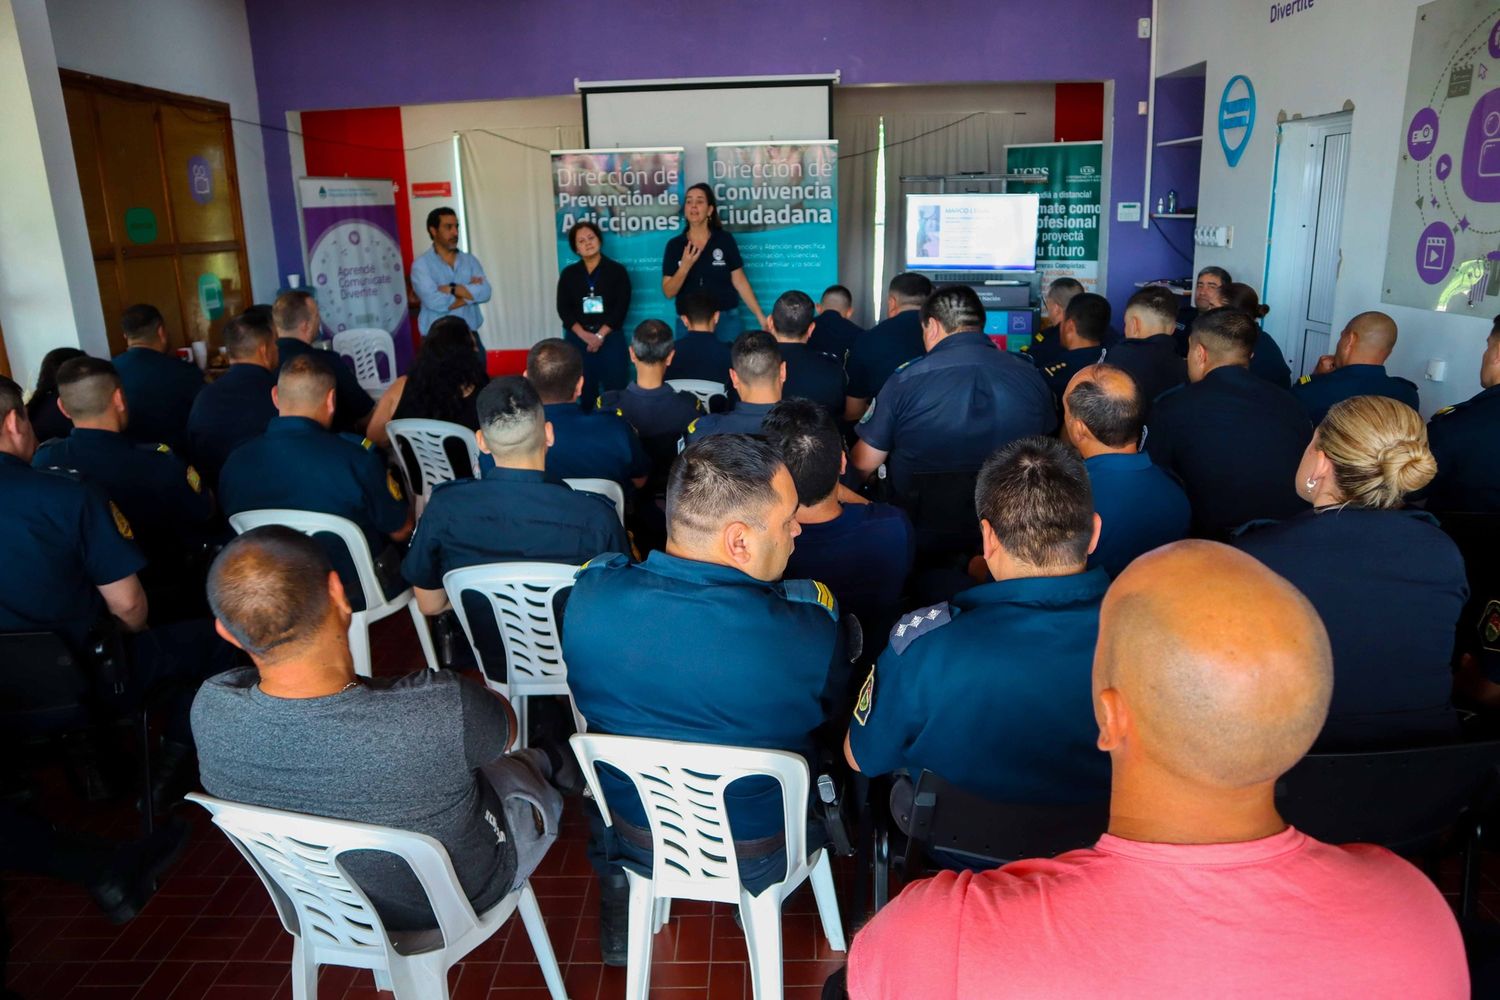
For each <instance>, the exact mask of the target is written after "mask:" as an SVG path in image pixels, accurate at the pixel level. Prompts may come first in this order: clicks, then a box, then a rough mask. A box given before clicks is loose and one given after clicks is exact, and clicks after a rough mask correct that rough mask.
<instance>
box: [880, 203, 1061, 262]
mask: <svg viewBox="0 0 1500 1000" xmlns="http://www.w3.org/2000/svg"><path fill="white" fill-rule="evenodd" d="M1040 202H1041V198H1040V197H1039V196H1038V195H1035V194H909V195H907V196H906V269H907V270H909V271H1034V270H1036V226H1037V210H1038V207H1039V205H1040Z"/></svg>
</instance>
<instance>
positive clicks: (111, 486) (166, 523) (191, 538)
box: [32, 356, 215, 623]
mask: <svg viewBox="0 0 1500 1000" xmlns="http://www.w3.org/2000/svg"><path fill="white" fill-rule="evenodd" d="M57 385H58V391H59V402H60V404H61V406H62V408H63V410H64V412H66V413H67V415H68V417H69V418H70V419H71V420H72V421H73V433H72V434H71V435H69V436H68V437H65V438H59V439H57V440H55V441H51V442H48V443H47V444H45V445H42V446H41V447H40V448H38V449H37V453H36V457H35V458H34V459H32V464H33V465H35V466H36V467H37V468H39V469H55V470H59V471H65V472H71V473H74V474H77V475H80V476H83V477H84V478H85V479H87V480H89V481H90V482H92V483H94V484H95V485H97V486H98V487H99V488H100V489H101V490H103V491H104V494H105V495H106V496H108V497H109V498H110V499H111V500H113V501H114V502H115V504H116V505H117V506H118V507H119V508H120V510H121V512H122V513H124V515H125V517H126V519H127V520H128V521H129V522H130V524H131V525H132V526H133V528H134V530H135V533H136V540H137V542H138V544H139V545H140V547H141V550H142V551H143V553H144V554H145V556H146V560H147V567H146V569H145V570H144V571H143V572H142V574H141V579H142V582H143V583H144V584H145V586H146V590H147V593H148V595H149V596H150V598H151V605H152V608H153V609H154V610H155V611H156V612H157V621H158V623H160V622H161V621H164V620H166V619H168V618H174V619H175V618H181V617H207V616H208V605H207V604H206V603H204V601H203V584H204V580H205V578H206V574H207V563H206V561H204V560H199V561H198V563H196V564H195V563H194V561H193V557H194V555H195V554H199V553H201V552H202V550H203V546H204V545H205V544H207V543H208V542H210V541H211V540H213V538H214V535H215V532H214V531H213V528H212V521H213V517H214V506H213V502H212V500H211V499H210V497H209V495H208V494H207V493H206V492H204V489H203V482H202V479H201V478H200V477H199V475H198V472H197V470H195V469H194V468H193V467H192V466H191V465H188V464H186V463H184V462H183V461H182V459H180V458H178V457H177V456H176V455H175V454H173V452H172V449H171V448H170V447H168V446H167V445H165V444H155V445H151V444H137V443H135V442H134V441H131V440H130V439H129V438H127V437H126V436H125V433H124V432H125V430H126V429H127V428H128V427H129V424H130V413H129V409H128V406H127V404H126V402H125V393H124V391H123V390H122V389H121V387H120V377H119V375H117V374H116V373H115V366H114V365H112V364H110V363H109V362H108V361H103V360H100V359H99V358H91V357H87V356H85V357H81V358H74V359H73V360H72V361H69V362H67V363H65V364H64V365H63V366H62V367H61V368H59V369H58V372H57Z"/></svg>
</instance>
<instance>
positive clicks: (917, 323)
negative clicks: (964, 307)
mask: <svg viewBox="0 0 1500 1000" xmlns="http://www.w3.org/2000/svg"><path fill="white" fill-rule="evenodd" d="M931 294H932V282H931V281H929V280H928V279H927V278H926V277H925V276H924V275H920V274H916V273H914V272H912V271H903V272H902V273H901V274H898V275H896V276H895V277H894V278H892V279H891V286H890V290H889V293H888V294H887V295H886V298H885V315H886V318H885V319H884V320H882V321H881V322H879V323H876V324H875V325H874V326H872V327H870V329H868V330H866V331H865V332H864V333H863V334H862V335H860V337H859V339H858V340H856V341H855V342H854V346H853V347H852V348H850V350H849V357H848V358H847V359H846V360H845V361H844V370H845V371H846V372H848V374H849V388H848V390H847V392H848V396H846V397H845V399H844V419H845V420H847V421H850V422H853V421H855V420H858V419H859V418H860V417H862V416H864V415H865V411H866V410H868V409H869V408H870V403H871V401H872V400H874V399H875V397H876V396H878V395H879V394H880V390H881V389H882V388H883V387H884V386H885V383H886V379H888V378H890V377H891V374H892V373H893V372H894V371H895V370H896V369H897V368H900V367H901V366H902V365H904V364H906V363H907V362H908V361H911V360H912V359H914V358H919V357H921V356H922V352H923V351H924V350H925V349H926V347H925V345H924V343H923V340H922V318H921V316H920V312H921V309H922V303H924V302H926V301H927V298H928V296H930V295H931Z"/></svg>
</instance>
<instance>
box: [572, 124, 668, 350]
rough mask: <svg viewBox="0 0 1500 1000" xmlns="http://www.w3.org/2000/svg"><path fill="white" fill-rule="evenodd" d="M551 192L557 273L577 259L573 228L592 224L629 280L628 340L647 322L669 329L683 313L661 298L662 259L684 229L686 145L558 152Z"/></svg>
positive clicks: (611, 256)
mask: <svg viewBox="0 0 1500 1000" xmlns="http://www.w3.org/2000/svg"><path fill="white" fill-rule="evenodd" d="M552 194H553V198H554V200H555V202H556V206H557V212H556V233H555V235H556V237H557V266H558V268H559V269H562V268H564V267H567V266H568V265H569V264H571V263H573V262H574V261H576V260H577V259H578V255H577V254H575V253H574V252H573V249H572V247H570V246H568V230H569V229H571V228H572V227H573V226H574V225H575V224H577V223H579V222H585V221H587V222H592V223H593V224H594V225H596V226H598V227H599V229H600V231H601V232H603V233H604V250H603V252H604V255H605V256H606V257H609V258H610V259H611V260H615V261H618V262H619V263H621V264H622V265H624V267H625V271H626V273H627V274H629V275H630V313H629V314H628V315H627V316H626V318H625V329H626V332H627V334H628V333H629V331H631V330H634V329H635V328H636V325H637V324H638V323H640V322H641V320H643V319H660V320H663V321H665V322H666V323H667V324H668V325H671V323H672V319H673V316H674V315H675V314H676V312H677V310H676V309H675V308H674V307H673V305H672V303H670V302H668V301H667V299H666V297H665V296H664V295H662V293H661V259H662V252H663V250H664V249H665V248H666V245H667V241H668V240H670V239H671V238H672V237H673V236H676V235H677V234H678V233H680V232H682V227H683V221H682V147H680V146H678V147H673V148H657V149H561V150H555V151H554V152H553V153H552Z"/></svg>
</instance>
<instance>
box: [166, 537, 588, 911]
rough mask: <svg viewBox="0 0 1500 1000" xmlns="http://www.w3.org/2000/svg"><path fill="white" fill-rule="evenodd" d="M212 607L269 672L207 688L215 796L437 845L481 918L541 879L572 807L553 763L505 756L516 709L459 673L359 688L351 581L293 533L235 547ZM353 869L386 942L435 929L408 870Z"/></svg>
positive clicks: (375, 856) (365, 855)
mask: <svg viewBox="0 0 1500 1000" xmlns="http://www.w3.org/2000/svg"><path fill="white" fill-rule="evenodd" d="M208 597H209V603H210V604H211V605H212V606H213V609H214V614H215V616H216V617H217V619H218V621H217V627H218V630H219V634H220V635H222V636H223V637H224V638H225V639H227V640H228V641H230V642H232V643H234V644H235V645H236V646H239V647H240V648H241V649H244V650H245V651H246V652H247V653H249V654H250V656H251V658H252V659H253V660H254V661H255V668H254V669H250V668H244V669H240V670H232V671H229V672H228V673H224V674H220V675H218V676H217V677H214V678H211V679H210V680H208V681H206V682H205V683H204V684H203V687H202V688H201V689H200V690H199V692H198V697H197V698H196V700H195V701H194V702H193V713H192V723H193V735H194V738H195V739H196V740H197V743H198V755H199V768H200V772H201V774H202V778H203V787H204V788H206V789H207V790H208V791H209V793H210V794H212V795H216V796H218V797H220V798H224V799H229V800H231V801H234V802H240V803H245V804H249V805H260V806H269V807H271V808H274V809H284V810H288V811H291V812H299V813H307V814H310V815H315V816H327V817H332V818H335V819H348V820H356V821H359V822H362V823H375V824H379V825H381V826H388V827H394V828H397V829H403V830H411V831H414V832H417V833H424V834H427V835H429V836H432V837H435V838H437V840H439V841H440V842H441V843H442V844H443V846H444V847H445V848H447V851H448V854H449V857H450V858H451V859H452V861H453V868H454V870H455V871H456V872H457V873H458V878H459V882H460V883H461V884H462V886H463V890H464V893H465V895H467V896H468V898H469V901H470V902H471V903H472V904H473V905H474V908H475V910H476V911H480V912H483V911H484V910H485V909H487V908H489V907H490V906H492V905H494V904H495V903H496V902H498V901H499V900H500V898H501V897H503V896H504V895H505V894H506V893H508V892H510V891H511V889H513V888H514V887H516V886H518V885H519V884H520V883H521V882H522V881H523V880H525V879H526V877H527V876H529V875H530V874H531V872H532V870H533V869H534V868H535V867H536V865H537V863H538V862H539V861H540V860H541V858H542V855H543V854H545V853H546V850H547V847H548V846H549V845H550V844H551V843H552V841H553V840H555V839H556V837H557V822H558V819H559V817H560V815H561V813H562V799H561V797H560V796H559V795H558V794H557V792H556V791H555V790H554V789H552V788H551V787H550V786H549V785H548V784H547V779H549V778H550V776H551V774H550V772H551V769H550V767H548V765H547V763H546V758H545V756H544V755H542V754H541V753H540V752H537V751H523V752H522V753H518V754H516V755H514V756H505V749H506V747H507V746H508V745H509V744H510V741H511V737H512V734H514V732H515V715H514V713H512V712H511V710H510V706H509V705H508V704H507V703H506V701H505V700H504V699H503V698H500V697H498V696H497V695H495V694H493V693H492V692H490V691H488V690H486V689H485V688H483V687H480V686H479V685H477V684H472V683H470V682H468V681H464V680H461V679H460V678H459V677H458V676H457V675H454V674H447V673H442V674H435V673H431V672H429V671H426V670H423V671H421V672H419V673H414V674H410V675H408V676H406V677H402V678H399V679H396V680H389V679H383V680H371V679H366V678H359V677H356V676H355V674H354V664H353V660H352V658H351V656H350V653H349V645H348V641H347V638H346V632H347V630H348V627H349V618H350V611H349V604H348V601H347V600H346V599H345V597H344V592H343V587H342V586H341V585H340V583H339V578H338V574H336V573H335V572H333V569H332V567H331V566H330V565H329V562H328V559H327V556H326V555H325V554H324V552H323V549H322V548H321V546H319V545H318V544H317V542H315V541H313V540H312V539H310V538H308V537H307V536H305V535H302V534H301V533H299V532H296V531H292V530H291V529H289V528H282V527H266V528H257V529H255V530H253V531H249V532H246V533H245V534H243V535H241V536H240V537H239V538H237V539H235V540H234V541H233V542H231V543H230V544H229V545H228V546H227V547H225V549H224V551H223V553H222V554H220V556H219V558H218V559H217V560H216V561H215V563H214V566H213V569H212V570H211V571H210V574H209V581H208ZM476 772H477V773H476ZM480 778H483V779H484V780H480ZM345 864H346V866H347V868H348V871H349V874H350V875H351V876H352V877H353V878H354V879H355V881H357V882H358V883H359V885H360V887H361V888H362V889H364V891H365V893H366V894H367V895H368V896H369V897H370V900H371V902H372V903H374V904H375V907H376V909H377V910H378V911H379V912H380V914H381V917H382V919H383V920H384V921H385V924H386V929H387V930H414V929H423V928H430V927H432V926H434V925H435V920H434V918H433V915H432V911H431V908H430V907H429V906H428V904H427V902H426V896H425V894H424V893H423V891H422V889H421V887H420V886H419V885H418V884H417V881H416V879H415V877H414V876H413V875H412V874H411V870H410V869H409V868H408V867H407V866H406V864H405V862H402V861H400V860H399V859H397V858H395V857H393V856H391V855H388V854H383V853H379V852H359V853H356V854H350V855H346V856H345Z"/></svg>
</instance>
